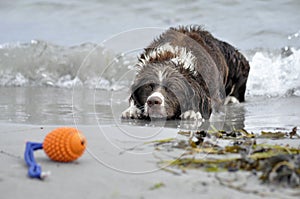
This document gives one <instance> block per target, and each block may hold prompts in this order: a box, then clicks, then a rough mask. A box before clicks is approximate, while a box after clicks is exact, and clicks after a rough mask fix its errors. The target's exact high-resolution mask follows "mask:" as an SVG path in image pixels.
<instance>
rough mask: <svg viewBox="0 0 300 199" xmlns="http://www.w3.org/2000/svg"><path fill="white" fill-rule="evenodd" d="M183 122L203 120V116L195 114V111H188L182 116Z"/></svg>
mask: <svg viewBox="0 0 300 199" xmlns="http://www.w3.org/2000/svg"><path fill="white" fill-rule="evenodd" d="M180 118H181V119H182V120H202V115H201V113H200V112H195V111H193V110H189V111H186V112H184V113H182V114H181V115H180Z"/></svg>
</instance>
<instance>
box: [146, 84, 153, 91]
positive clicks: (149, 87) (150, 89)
mask: <svg viewBox="0 0 300 199" xmlns="http://www.w3.org/2000/svg"><path fill="white" fill-rule="evenodd" d="M153 88H154V85H153V84H147V85H145V87H144V89H145V90H147V91H153Z"/></svg>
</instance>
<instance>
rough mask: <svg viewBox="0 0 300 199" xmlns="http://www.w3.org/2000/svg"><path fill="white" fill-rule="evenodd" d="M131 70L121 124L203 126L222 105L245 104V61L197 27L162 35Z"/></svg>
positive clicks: (246, 74)
mask: <svg viewBox="0 0 300 199" xmlns="http://www.w3.org/2000/svg"><path fill="white" fill-rule="evenodd" d="M135 67H136V70H137V74H136V77H135V80H134V82H133V84H132V86H131V88H130V92H131V95H130V97H129V104H130V105H129V108H127V109H126V110H125V111H124V112H122V116H121V117H122V118H123V119H130V118H131V119H149V118H150V119H152V118H153V119H160V118H166V119H193V120H194V119H196V120H198V119H202V120H208V119H209V118H210V116H211V114H212V112H213V110H216V111H218V110H219V109H220V107H221V106H222V105H224V104H228V103H231V102H232V103H239V102H244V101H245V91H246V83H247V79H248V74H249V70H250V65H249V63H248V61H247V60H246V58H245V57H244V56H243V55H242V54H241V53H240V52H239V51H238V50H237V49H236V48H234V47H233V46H231V45H230V44H228V43H226V42H224V41H221V40H218V39H216V38H215V37H213V36H212V34H210V33H209V32H208V31H206V30H204V29H203V28H202V26H197V25H193V26H179V27H177V28H170V29H168V30H166V31H165V32H164V33H162V34H161V35H160V36H159V37H158V38H156V39H154V41H153V42H152V43H151V44H150V45H149V46H148V47H147V48H145V49H144V52H143V53H142V54H141V55H140V56H139V58H138V62H137V64H136V65H135Z"/></svg>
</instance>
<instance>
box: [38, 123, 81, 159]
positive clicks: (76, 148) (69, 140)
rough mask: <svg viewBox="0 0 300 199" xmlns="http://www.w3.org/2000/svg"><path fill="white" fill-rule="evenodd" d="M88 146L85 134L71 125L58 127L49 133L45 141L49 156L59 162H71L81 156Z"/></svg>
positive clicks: (45, 148)
mask: <svg viewBox="0 0 300 199" xmlns="http://www.w3.org/2000/svg"><path fill="white" fill-rule="evenodd" d="M85 147H86V139H85V137H84V135H83V134H82V133H81V132H80V131H79V130H77V129H75V128H71V127H62V128H57V129H55V130H53V131H51V132H50V133H48V134H47V135H46V137H45V140H44V142H43V149H44V151H45V153H46V154H47V156H48V157H49V158H50V159H52V160H54V161H59V162H70V161H73V160H76V159H77V158H79V157H80V156H81V155H82V154H83V152H84V150H85Z"/></svg>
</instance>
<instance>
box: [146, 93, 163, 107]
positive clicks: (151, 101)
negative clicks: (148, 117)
mask: <svg viewBox="0 0 300 199" xmlns="http://www.w3.org/2000/svg"><path fill="white" fill-rule="evenodd" d="M161 103H162V99H161V98H160V97H157V96H152V97H149V98H148V99H147V104H148V106H149V107H151V106H153V105H161Z"/></svg>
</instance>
